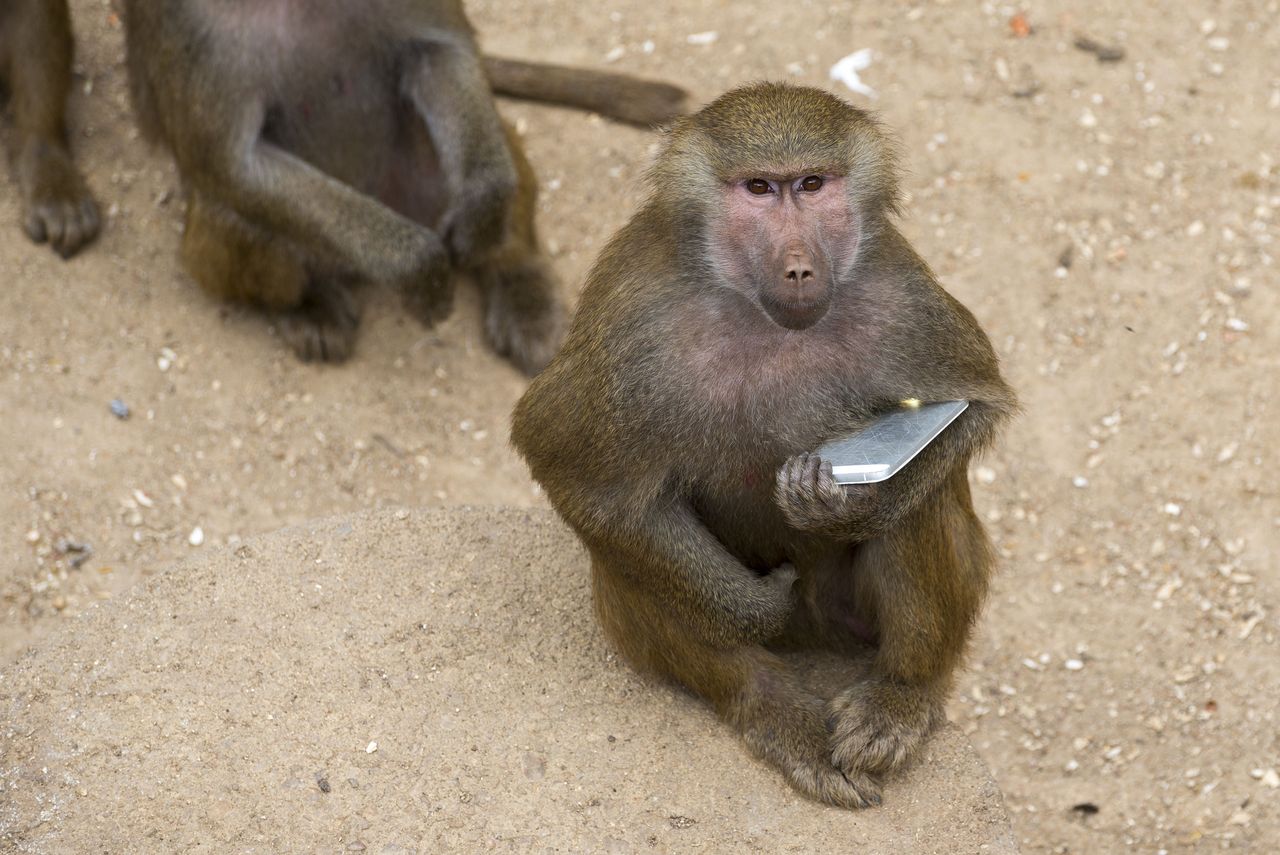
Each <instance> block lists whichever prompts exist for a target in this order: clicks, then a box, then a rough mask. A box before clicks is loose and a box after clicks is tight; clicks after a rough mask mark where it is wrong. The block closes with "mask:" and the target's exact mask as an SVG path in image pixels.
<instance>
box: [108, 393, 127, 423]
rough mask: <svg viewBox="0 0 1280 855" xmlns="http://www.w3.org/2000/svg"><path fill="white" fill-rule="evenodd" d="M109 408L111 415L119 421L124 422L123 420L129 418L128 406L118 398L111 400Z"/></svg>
mask: <svg viewBox="0 0 1280 855" xmlns="http://www.w3.org/2000/svg"><path fill="white" fill-rule="evenodd" d="M110 406H111V415H113V416H115V417H116V418H118V419H119V420H120V421H124V420H125V419H127V418H129V405H128V404H126V403H125V402H124V401H122V400H120V399H119V398H112V399H111V405H110Z"/></svg>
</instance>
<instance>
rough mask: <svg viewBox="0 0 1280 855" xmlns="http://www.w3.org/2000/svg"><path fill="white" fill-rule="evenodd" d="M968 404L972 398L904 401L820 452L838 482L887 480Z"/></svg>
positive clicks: (834, 441)
mask: <svg viewBox="0 0 1280 855" xmlns="http://www.w3.org/2000/svg"><path fill="white" fill-rule="evenodd" d="M968 406H969V402H968V401H938V402H936V403H930V404H921V405H919V406H906V405H904V406H902V407H900V408H899V409H896V410H891V411H890V412H887V413H885V414H884V415H882V416H880V417H879V418H877V419H876V420H875V421H873V422H872V423H871V424H869V425H867V426H866V427H865V428H863V429H862V430H861V431H859V432H858V433H855V434H853V435H852V436H847V437H844V438H842V439H837V440H833V441H832V442H828V443H826V444H825V445H823V446H822V447H821V448H819V449H818V456H819V457H821V458H822V459H823V460H826V461H827V462H829V463H830V464H831V471H832V473H833V474H834V475H835V479H836V483H837V484H874V483H875V482H877V481H884V480H886V479H888V478H891V477H893V476H894V475H895V474H897V472H898V471H899V470H900V469H902V467H904V466H906V465H907V464H908V463H910V462H911V459H912V458H913V457H915V456H916V455H917V454H919V453H920V451H921V449H923V448H924V447H925V446H927V445H928V444H929V443H930V442H932V441H933V439H934V437H936V436H937V435H938V434H940V433H942V431H943V430H945V429H946V427H947V425H949V424H951V423H952V422H953V421H955V420H956V418H957V417H958V416H959V415H960V414H961V413H963V412H964V411H965V409H967V408H968Z"/></svg>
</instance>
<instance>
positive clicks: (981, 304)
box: [0, 0, 1280, 853]
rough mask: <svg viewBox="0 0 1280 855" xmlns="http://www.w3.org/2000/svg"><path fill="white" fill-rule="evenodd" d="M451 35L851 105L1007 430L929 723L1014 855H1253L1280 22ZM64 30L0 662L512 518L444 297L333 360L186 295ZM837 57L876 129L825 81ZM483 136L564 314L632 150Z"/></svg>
mask: <svg viewBox="0 0 1280 855" xmlns="http://www.w3.org/2000/svg"><path fill="white" fill-rule="evenodd" d="M469 8H470V10H471V14H472V17H473V20H474V21H475V23H476V25H477V27H478V29H479V30H480V33H481V37H482V39H483V40H484V43H485V44H486V45H487V46H488V47H489V48H490V49H492V50H494V51H495V52H500V53H507V54H512V55H520V56H531V57H539V58H544V59H552V60H558V61H564V62H573V63H583V64H593V65H609V66H610V67H612V68H616V69H620V70H627V71H634V72H640V73H646V74H651V75H657V76H665V77H667V78H669V79H672V80H675V81H677V82H679V83H681V84H683V85H686V86H688V87H689V88H690V89H691V90H692V91H694V92H695V93H696V95H697V96H698V97H699V98H700V99H707V98H710V97H714V96H715V95H716V94H718V93H719V92H721V91H723V90H724V89H726V88H728V87H730V86H733V85H734V84H737V83H741V82H745V81H750V80H755V79H760V78H780V79H789V80H794V81H797V82H802V83H809V84H814V85H825V86H831V87H832V88H833V89H834V90H835V91H839V92H842V94H844V95H846V96H847V97H849V98H850V100H852V101H853V102H855V103H858V104H862V105H867V106H872V107H874V108H875V109H877V110H879V111H880V112H881V113H882V115H883V117H884V118H885V120H886V121H887V122H888V123H889V124H890V125H891V126H892V127H893V128H894V129H895V130H896V131H897V133H898V134H899V136H900V139H901V142H902V151H903V155H904V162H905V164H906V165H907V167H908V169H909V175H908V178H907V180H906V188H907V190H908V194H909V198H908V204H907V206H906V214H905V216H904V221H903V225H904V228H905V230H906V232H907V233H908V235H909V236H910V237H911V239H912V240H913V241H914V242H915V244H916V246H917V248H918V249H919V250H920V251H921V252H922V253H923V254H924V256H925V257H926V258H928V259H930V261H931V262H932V263H933V264H934V266H935V269H936V270H937V272H938V274H939V275H940V277H941V278H942V280H943V282H944V284H945V285H946V286H947V287H948V288H949V289H950V290H951V291H952V292H953V293H954V294H956V295H957V296H958V297H959V298H960V299H961V300H962V301H964V302H965V303H966V304H967V305H968V306H970V308H972V309H973V311H974V312H975V313H976V314H977V315H978V317H979V319H980V320H981V321H982V322H983V324H984V325H985V327H986V329H987V330H988V332H989V333H990V335H991V337H992V340H993V341H994V342H995V343H996V346H997V348H998V350H999V351H1000V354H1001V356H1002V358H1003V360H1004V365H1005V370H1006V374H1007V376H1008V377H1009V379H1010V380H1011V382H1012V383H1013V384H1014V386H1015V387H1016V388H1017V389H1018V390H1019V392H1020V394H1021V396H1022V398H1023V402H1024V405H1025V408H1026V412H1025V415H1024V416H1023V417H1022V418H1021V419H1020V420H1019V421H1018V422H1017V424H1016V425H1014V427H1013V428H1012V429H1011V431H1010V432H1009V433H1008V435H1007V437H1006V438H1005V440H1004V442H1003V443H1002V444H1001V446H1000V447H999V449H998V450H997V451H996V452H995V453H993V454H991V455H990V456H989V457H988V458H986V459H985V460H983V461H981V462H980V463H979V464H978V465H977V466H975V468H974V470H973V482H974V486H975V500H976V502H977V503H978V506H979V510H980V512H981V513H982V514H983V515H984V516H985V518H986V519H987V520H988V523H989V526H990V530H991V533H992V536H993V537H994V539H995V540H996V542H997V544H998V546H999V548H1000V552H1001V555H1002V556H1003V563H1002V567H1001V573H1000V576H999V578H998V580H997V582H996V584H995V588H994V590H993V594H992V596H991V599H990V602H989V605H988V607H987V610H986V613H985V615H984V617H983V620H982V622H981V625H980V629H979V631H978V634H977V639H976V642H975V645H974V649H973V654H972V656H971V663H970V668H969V670H968V671H967V673H965V674H964V676H963V677H962V678H961V680H960V683H959V686H958V688H957V692H956V697H955V701H954V703H953V704H952V705H951V710H950V711H951V715H952V717H953V718H954V719H955V720H956V721H957V722H959V723H960V724H961V726H962V727H963V728H964V729H965V730H966V731H968V732H969V733H970V735H971V738H972V739H973V741H974V744H975V745H976V747H977V748H978V750H979V752H980V753H981V755H982V756H983V758H984V759H985V760H986V761H987V763H989V764H990V766H991V768H992V770H993V771H994V773H995V776H996V779H997V781H998V782H999V784H1000V785H1001V787H1002V788H1003V789H1004V792H1005V794H1006V797H1007V800H1008V804H1009V807H1010V810H1011V812H1012V815H1013V822H1014V829H1015V832H1016V833H1017V835H1018V837H1019V839H1020V841H1021V843H1022V846H1023V848H1024V850H1025V851H1027V852H1033V853H1038V852H1090V853H1092V852H1122V851H1137V852H1150V853H1156V852H1169V853H1181V852H1209V851H1217V850H1224V849H1229V850H1235V851H1253V852H1268V851H1276V850H1277V848H1280V735H1278V730H1280V709H1278V708H1280V645H1277V637H1278V636H1280V620H1278V618H1277V608H1278V605H1280V579H1278V578H1277V573H1276V567H1275V561H1274V558H1273V556H1274V554H1275V553H1276V551H1277V547H1278V546H1280V490H1278V488H1277V486H1276V484H1277V479H1276V477H1275V475H1274V471H1275V469H1276V468H1277V466H1278V465H1280V454H1278V453H1277V451H1276V449H1277V447H1278V446H1280V425H1278V424H1277V419H1276V412H1277V402H1276V400H1275V398H1276V395H1275V393H1276V391H1277V387H1278V385H1280V384H1278V383H1277V381H1276V379H1275V377H1276V374H1274V373H1273V372H1276V371H1277V369H1280V332H1277V328H1276V326H1275V325H1274V324H1271V323H1269V322H1267V320H1266V319H1267V318H1268V317H1275V316H1276V315H1277V311H1278V310H1280V305H1278V301H1280V295H1278V294H1277V285H1278V284H1280V283H1278V276H1277V267H1276V255H1277V251H1278V247H1277V242H1276V239H1277V237H1278V236H1280V163H1278V162H1277V160H1278V159H1280V149H1278V148H1277V145H1276V139H1277V129H1278V128H1280V66H1277V65H1276V61H1275V57H1276V56H1277V55H1280V2H1277V0H1235V1H1234V2H1233V1H1232V0H1217V2H1215V0H1194V2H1186V3H1180V4H1168V3H1156V2H1151V0H1140V2H1099V0H1086V2H1074V3H1049V2H1028V3H1025V4H1023V5H1021V6H1017V7H1014V6H1007V5H1003V4H995V3H963V2H958V0H934V2H914V3H897V2H892V0H874V2H861V3H856V4H853V3H834V2H827V3H817V2H806V0H798V1H797V2H795V3H789V4H783V3H774V2H763V0H759V2H746V0H736V2H730V1H729V0H686V2H677V0H647V2H638V0H615V2H612V3H608V4H603V5H601V4H583V3H577V2H572V0H545V2H538V3H534V2H503V3H499V2H496V0H484V2H479V0H477V2H472V3H471V4H470V5H469ZM72 13H73V17H74V21H75V27H76V31H77V36H78V38H79V40H80V42H79V55H78V58H77V63H76V67H77V78H76V86H77V89H76V94H75V96H74V97H73V99H72V104H71V108H70V110H71V123H72V127H73V134H74V147H75V149H76V152H77V156H78V158H79V160H80V162H81V164H82V165H83V167H84V169H85V171H86V173H87V175H88V178H89V181H90V183H91V185H92V186H93V188H94V190H95V191H96V193H97V195H98V197H99V200H100V201H101V202H102V204H103V207H104V209H105V210H107V211H109V215H108V216H107V218H106V228H105V231H104V234H103V236H102V238H101V239H100V240H99V242H98V243H97V245H95V246H94V247H92V248H91V249H89V250H88V251H86V252H85V253H83V254H82V256H81V257H79V258H77V259H75V260H73V261H71V262H69V263H64V262H62V261H60V260H58V259H57V258H56V257H55V256H54V255H53V254H52V253H50V252H49V251H48V250H46V249H41V248H34V247H32V246H31V245H30V244H29V243H28V242H27V241H26V239H25V237H24V236H23V235H22V233H21V231H20V230H19V228H18V226H17V221H18V210H17V206H16V204H15V194H14V193H13V192H12V190H11V191H10V192H8V193H4V194H2V195H0V224H2V225H3V229H0V271H3V273H2V274H0V277H2V279H3V296H0V306H3V310H2V311H0V403H3V405H4V412H5V419H4V424H3V426H2V427H0V460H2V461H3V463H0V520H3V521H4V523H3V525H0V615H2V616H3V617H2V618H0V620H2V621H3V623H2V625H0V663H3V662H7V661H11V659H12V657H13V656H15V655H16V653H17V652H18V651H19V650H21V649H22V648H23V647H25V646H26V645H28V644H30V643H32V642H34V641H38V640H39V639H40V638H41V637H42V636H44V635H45V634H46V633H48V632H49V631H50V630H51V629H52V628H54V627H56V626H58V625H59V624H60V623H63V622H65V621H66V620H67V619H68V618H69V617H70V616H72V615H74V614H76V613H78V612H80V611H81V610H83V609H84V608H85V606H86V605H87V604H89V603H91V602H93V601H95V600H100V599H106V598H110V597H112V596H115V595H118V594H119V593H120V592H122V591H123V590H125V589H126V588H128V587H129V586H131V585H133V584H134V583H136V582H137V581H138V580H139V579H141V578H143V577H145V576H147V575H149V574H152V573H155V572H157V571H159V570H161V569H163V568H164V567H165V566H166V565H168V564H170V563H171V562H172V561H173V560H174V559H175V558H178V557H182V556H185V555H189V554H190V553H191V552H192V551H193V550H198V549H203V550H209V549H218V548H220V547H222V546H224V545H225V544H229V543H234V542H235V541H236V540H237V539H239V538H242V537H245V536H248V535H251V534H256V533H261V532H266V531H270V530H273V529H276V528H278V527H280V526H282V525H285V524H288V523H294V522H298V521H301V520H303V519H306V518H311V517H317V516H323V515H330V514H337V513H346V512H351V511H356V510H360V509H365V508H371V507H380V506H390V505H430V504H440V503H462V502H469V503H481V504H485V503H502V504H510V505H539V504H542V502H543V500H542V499H541V498H540V497H539V496H538V494H537V492H536V491H535V490H534V488H533V485H532V483H531V481H530V479H529V477H528V475H527V473H526V472H525V470H524V468H523V465H522V464H521V463H520V462H519V460H518V459H517V458H516V457H515V455H514V454H513V453H512V452H511V450H510V449H509V448H508V447H507V416H508V413H509V410H510V408H511V406H512V404H513V403H514V402H515V400H516V398H517V397H518V396H519V394H520V392H521V390H522V389H523V387H524V380H523V379H522V378H521V377H520V376H519V375H518V374H517V373H516V372H515V371H514V370H513V369H511V368H510V367H509V366H508V365H507V364H505V363H504V362H502V361H501V360H499V359H498V358H496V357H495V356H493V355H492V354H491V353H489V352H488V351H487V350H486V349H485V347H484V345H483V342H482V341H481V337H480V324H479V317H478V311H477V303H476V300H475V298H474V295H473V294H472V293H471V292H470V291H466V290H464V292H463V294H462V298H463V299H461V301H460V305H459V307H458V310H457V311H456V312H455V313H454V315H453V317H452V318H450V319H449V320H448V321H447V322H446V323H444V324H443V325H441V326H440V327H439V328H437V329H435V330H431V331H426V330H423V329H421V328H420V327H418V326H417V325H416V324H414V323H413V322H411V321H408V320H406V319H404V318H401V317H400V316H399V315H398V313H397V306H396V303H395V301H394V300H392V299H391V298H390V297H389V296H387V295H374V297H373V299H372V300H371V301H370V305H369V306H368V308H367V310H366V314H365V321H364V324H363V327H362V335H361V338H360V341H359V344H358V348H357V353H356V356H355V358H354V359H353V360H352V361H351V362H350V363H349V364H347V365H344V366H342V367H337V368H335V367H317V366H308V365H301V364H299V363H297V362H296V361H295V360H294V359H293V357H292V356H291V355H290V354H288V353H287V352H286V351H285V349H284V347H283V345H282V344H281V342H280V340H279V339H278V337H276V336H275V335H274V333H273V331H272V330H271V329H270V328H269V326H268V324H267V323H266V322H265V321H263V320H262V319H261V318H260V317H258V316H256V315H254V314H253V313H250V312H246V311H244V310H241V309H238V308H234V307H226V306H222V305H219V304H216V303H214V302H212V301H211V300H209V299H207V298H205V297H204V296H202V295H201V294H200V293H199V292H198V290H197V289H196V287H195V286H194V284H193V283H192V282H191V281H190V279H189V278H188V277H187V276H186V275H185V274H184V273H183V272H181V270H180V269H179V267H178V265H177V262H176V250H177V241H178V236H179V231H180V225H181V218H182V204H183V202H182V198H181V193H180V188H179V187H178V183H177V180H176V177H175V172H174V169H173V167H172V165H171V164H170V162H169V161H168V159H167V158H166V157H165V156H163V155H161V154H158V153H155V152H151V151H148V150H147V148H146V147H145V146H144V144H143V143H142V142H141V141H140V140H139V139H138V137H137V134H136V132H135V131H134V128H133V125H132V120H131V115H130V111H129V106H128V103H127V98H126V93H125V79H124V67H123V64H122V61H121V55H122V45H121V32H120V28H119V25H118V24H116V23H114V22H113V18H112V17H111V14H110V8H109V4H108V2H107V0H76V2H73V3H72ZM1015 13H1020V14H1022V15H1025V18H1019V19H1018V23H1019V24H1021V22H1023V21H1025V22H1026V23H1028V24H1029V26H1030V32H1029V33H1026V31H1025V28H1023V27H1021V26H1011V23H1010V19H1011V17H1012V16H1014V15H1015ZM1020 32H1021V33H1025V35H1023V36H1021V37H1020V36H1019V33H1020ZM1082 34H1084V35H1088V36H1091V37H1093V38H1094V39H1096V40H1098V41H1099V42H1102V43H1104V44H1106V45H1111V46H1116V47H1120V48H1122V49H1123V51H1124V56H1123V58H1121V59H1120V60H1119V61H1114V62H1101V61H1100V60H1099V59H1098V58H1097V57H1096V56H1095V55H1094V54H1091V53H1088V52H1085V51H1083V50H1080V49H1078V48H1077V47H1075V46H1074V45H1073V42H1074V40H1075V39H1076V37H1077V36H1079V35H1082ZM691 37H692V38H691ZM860 48H871V49H872V50H873V51H874V58H873V61H872V64H871V66H870V68H868V69H866V70H865V71H863V72H862V79H863V81H864V82H865V83H867V84H868V85H870V86H872V87H874V88H875V90H876V91H877V92H878V94H879V98H878V99H877V100H875V101H874V102H871V101H868V100H867V99H866V98H865V97H864V96H862V95H857V94H854V93H852V92H850V91H848V90H846V89H844V88H843V87H842V86H841V84H837V83H830V82H828V80H827V73H828V69H829V68H830V67H831V66H832V65H833V64H834V63H835V62H836V61H837V60H839V59H841V58H842V57H844V56H846V55H847V54H849V53H851V52H853V51H854V50H857V49H860ZM502 109H503V112H504V113H505V114H506V115H507V116H508V117H509V118H511V119H512V120H514V121H515V122H516V123H517V124H518V127H519V128H520V129H521V131H522V132H523V134H524V137H525V140H526V142H527V145H528V149H529V154H530V157H531V159H532V161H533V163H534V165H535V167H536V168H537V170H538V173H539V176H540V180H541V185H542V197H541V203H540V224H541V228H542V231H543V237H544V240H545V242H546V243H547V245H548V247H549V248H550V250H551V252H552V255H553V258H554V261H555V266H556V268H557V270H558V271H559V273H560V275H561V276H562V278H563V282H564V288H565V292H566V294H568V295H570V297H572V295H574V294H576V293H577V290H578V288H579V287H580V284H581V282H582V279H583V277H584V275H585V273H586V271H587V268H588V266H589V264H590V262H591V260H592V258H593V257H594V256H595V254H596V253H597V252H598V250H599V249H600V247H601V246H602V244H603V242H604V241H605V240H606V239H607V238H608V236H609V235H610V234H611V233H612V232H613V231H614V230H615V229H616V228H617V227H618V226H620V225H621V224H622V223H623V222H624V221H625V219H626V217H627V215H628V213H629V211H630V210H631V209H632V207H633V206H634V204H635V201H636V199H637V197H638V194H639V190H638V184H637V180H638V177H639V175H640V174H641V172H642V170H643V168H644V165H645V163H646V160H647V158H648V156H649V155H650V153H651V151H652V149H653V146H654V144H655V141H656V137H655V136H654V135H653V134H651V133H647V132H643V131H638V130H634V129H630V128H625V127H620V126H617V125H613V124H610V123H607V122H603V121H600V120H599V119H597V118H595V117H590V116H585V115H582V114H578V113H574V112H570V111H563V110H556V109H551V108H544V107H535V106H530V105H522V104H515V103H504V104H503V106H502ZM0 135H3V137H4V139H5V141H6V142H8V141H9V131H8V130H7V129H6V130H5V131H3V133H2V134H0ZM10 187H11V185H10ZM113 399H118V400H120V401H123V402H124V403H125V404H127V405H128V407H129V409H130V411H131V416H130V417H129V418H128V419H127V420H121V419H118V418H116V417H115V416H114V415H113V414H112V411H111V409H110V402H111V401H112V400H113ZM1268 473H1271V474H1268ZM68 542H71V543H73V544H87V545H89V546H91V548H92V554H91V555H90V556H89V557H88V558H87V560H83V561H81V560H79V559H81V558H82V557H83V555H84V553H75V552H70V551H67V547H68ZM73 559H74V560H73ZM73 565H74V566H73Z"/></svg>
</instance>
